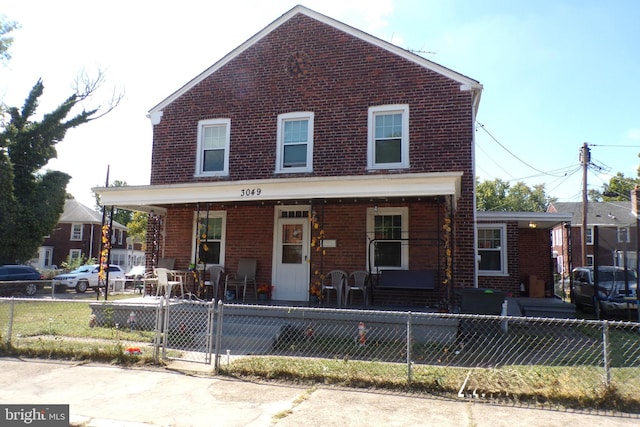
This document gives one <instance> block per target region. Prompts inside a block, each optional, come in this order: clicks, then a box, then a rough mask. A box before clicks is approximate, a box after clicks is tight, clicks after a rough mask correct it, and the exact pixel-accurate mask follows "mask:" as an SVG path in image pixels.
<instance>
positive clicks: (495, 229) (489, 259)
mask: <svg viewBox="0 0 640 427" xmlns="http://www.w3.org/2000/svg"><path fill="white" fill-rule="evenodd" d="M506 236H507V226H506V224H482V225H478V255H479V257H480V263H479V265H478V274H479V275H484V276H490V275H504V274H507V273H508V271H507V237H506Z"/></svg>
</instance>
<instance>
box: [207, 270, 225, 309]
mask: <svg viewBox="0 0 640 427" xmlns="http://www.w3.org/2000/svg"><path fill="white" fill-rule="evenodd" d="M207 273H208V274H209V280H205V282H204V286H205V289H206V292H205V293H206V297H207V299H211V298H213V300H214V301H217V300H218V290H219V289H220V288H219V286H220V278H221V277H222V275H223V274H224V267H220V266H219V265H214V266H211V267H209V268H207Z"/></svg>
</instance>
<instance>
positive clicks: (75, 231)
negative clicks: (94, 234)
mask: <svg viewBox="0 0 640 427" xmlns="http://www.w3.org/2000/svg"><path fill="white" fill-rule="evenodd" d="M82 229H83V227H82V224H71V238H70V240H82Z"/></svg>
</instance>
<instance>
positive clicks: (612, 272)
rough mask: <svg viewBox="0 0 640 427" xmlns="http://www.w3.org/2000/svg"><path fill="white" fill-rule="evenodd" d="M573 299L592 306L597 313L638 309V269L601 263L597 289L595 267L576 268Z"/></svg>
mask: <svg viewBox="0 0 640 427" xmlns="http://www.w3.org/2000/svg"><path fill="white" fill-rule="evenodd" d="M572 276H573V282H572V285H571V301H572V302H573V303H574V304H575V305H576V307H577V308H580V309H582V308H584V307H585V306H588V307H591V308H592V309H593V311H594V312H595V313H596V314H600V313H602V314H604V315H606V314H614V313H618V314H619V313H620V312H624V311H625V310H627V309H632V310H636V309H637V308H638V306H637V296H636V289H637V282H636V280H637V279H636V272H635V271H634V270H631V269H626V270H625V269H624V268H623V267H615V266H611V265H601V266H599V267H598V278H597V280H598V292H597V293H596V287H595V280H596V278H595V277H594V269H593V267H577V268H574V269H573V272H572Z"/></svg>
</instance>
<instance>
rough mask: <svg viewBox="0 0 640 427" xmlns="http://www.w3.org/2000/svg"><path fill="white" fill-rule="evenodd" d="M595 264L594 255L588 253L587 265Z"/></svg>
mask: <svg viewBox="0 0 640 427" xmlns="http://www.w3.org/2000/svg"><path fill="white" fill-rule="evenodd" d="M592 266H593V255H587V267H592Z"/></svg>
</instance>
